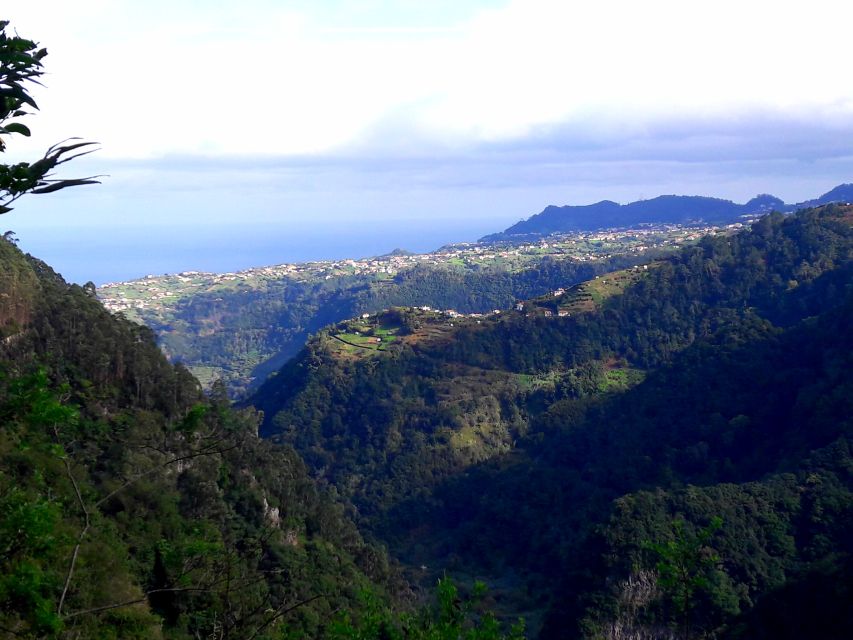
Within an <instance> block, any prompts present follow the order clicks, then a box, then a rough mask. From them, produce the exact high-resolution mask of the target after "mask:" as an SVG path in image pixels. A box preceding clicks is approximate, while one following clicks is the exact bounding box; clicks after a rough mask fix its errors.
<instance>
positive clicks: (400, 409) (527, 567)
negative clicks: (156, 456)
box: [253, 206, 853, 638]
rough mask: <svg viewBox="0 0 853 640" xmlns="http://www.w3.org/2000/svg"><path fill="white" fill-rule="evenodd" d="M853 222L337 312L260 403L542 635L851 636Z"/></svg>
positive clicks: (714, 242)
mask: <svg viewBox="0 0 853 640" xmlns="http://www.w3.org/2000/svg"><path fill="white" fill-rule="evenodd" d="M851 221H853V209H851V208H850V207H834V206H830V207H824V208H821V209H815V210H808V211H804V212H800V213H798V214H797V215H795V216H792V217H785V216H782V215H779V214H773V215H770V216H767V217H765V218H763V219H761V220H760V221H759V222H757V223H756V224H755V225H754V226H753V228H752V229H751V230H750V231H749V232H744V233H742V234H738V235H735V236H731V237H715V238H708V239H705V240H703V241H702V242H700V243H699V245H698V246H696V247H694V248H688V249H684V250H683V251H681V252H680V253H679V254H678V255H676V256H673V257H670V258H665V259H661V260H659V261H657V262H655V263H653V264H650V265H648V266H647V267H646V268H642V269H629V270H624V271H622V272H619V273H615V274H611V275H610V276H601V277H600V278H598V279H594V280H593V281H591V282H590V283H588V284H585V285H580V286H577V287H574V288H571V289H569V290H568V291H566V292H565V293H564V294H562V295H561V296H550V297H547V298H542V299H538V300H533V301H531V302H529V303H527V304H526V305H525V306H524V308H523V309H522V310H520V311H514V312H511V313H503V314H500V315H497V316H491V317H484V318H481V319H480V318H478V319H476V320H474V319H465V321H459V320H454V321H452V322H451V321H450V320H448V319H446V318H434V317H430V316H429V315H425V314H422V313H417V312H413V311H411V310H405V309H401V310H397V311H394V312H391V313H388V314H384V315H380V316H377V317H375V318H373V319H370V320H369V321H367V322H365V321H360V322H355V321H354V322H350V323H343V324H340V325H337V326H334V327H331V328H330V329H329V330H327V331H325V332H323V333H321V335H320V336H318V338H317V339H315V340H313V341H312V342H311V343H309V345H308V346H307V347H306V350H305V351H304V352H303V353H302V354H301V356H300V357H299V358H297V359H296V360H294V361H293V362H291V363H289V364H288V365H287V366H285V367H284V368H283V369H282V370H281V371H280V372H279V373H278V375H276V376H274V377H273V378H271V379H270V380H269V381H268V382H267V383H266V384H265V385H264V386H263V387H262V388H261V389H260V390H259V392H258V393H257V394H256V395H255V397H254V398H253V402H254V403H255V405H256V406H258V407H259V408H261V409H263V411H264V414H265V421H264V427H263V430H264V433H266V434H268V435H271V436H272V437H273V438H274V439H277V440H280V441H283V442H286V443H289V444H292V445H293V446H294V447H295V448H296V449H297V450H298V451H299V452H300V453H302V455H303V456H304V457H305V459H306V461H307V463H308V465H309V466H310V467H311V468H312V470H313V473H314V474H315V476H316V477H317V478H320V479H322V480H325V481H327V482H329V483H331V484H333V485H334V486H335V487H336V489H337V491H338V492H339V493H341V494H342V495H343V496H345V497H346V498H348V499H349V500H351V501H352V502H353V504H354V505H355V506H356V507H357V509H358V512H359V514H360V517H361V521H362V522H363V523H365V524H367V525H368V526H370V527H371V528H372V529H373V531H374V532H375V533H377V534H378V535H380V536H381V537H382V538H383V539H384V540H385V541H387V542H388V543H389V544H390V545H391V548H392V550H393V551H394V552H395V553H396V554H398V555H399V556H400V557H401V558H403V559H404V560H405V561H406V562H407V563H408V564H409V565H412V566H419V565H423V566H425V567H435V568H449V569H452V570H455V571H457V572H460V573H461V574H468V573H469V572H470V573H473V574H475V575H487V576H489V577H490V578H491V579H492V580H493V581H495V582H496V583H498V584H501V585H503V589H504V591H503V594H504V595H505V596H506V598H507V599H506V601H505V607H506V610H507V611H519V610H526V611H528V612H529V613H532V619H533V621H534V627H536V628H537V629H538V630H539V631H540V632H541V635H542V637H554V638H562V637H582V636H583V637H607V638H623V637H625V638H627V637H667V634H672V635H673V637H674V636H675V634H678V635H679V636H680V637H684V636H685V635H690V636H691V637H693V636H706V635H717V636H719V637H792V638H793V637H804V636H809V635H812V636H813V637H839V638H840V637H845V633H847V632H849V630H850V628H851V627H850V620H849V617H847V618H845V614H844V613H843V604H844V602H845V601H846V599H847V598H849V593H850V582H849V581H850V578H849V575H850V574H849V572H847V573H845V572H844V571H843V570H841V569H840V567H843V566H846V565H845V564H844V563H847V562H849V552H850V542H851V539H850V536H849V533H848V531H849V525H850V523H851V515H853V513H852V512H851V504H853V503H851V496H853V494H851V477H850V460H851V458H850V450H849V436H850V426H851V425H850V416H851V415H853V405H851V403H853V389H851V387H850V382H849V377H848V376H847V372H848V371H849V368H850V364H851V362H850V357H851V356H850V354H851V352H853V350H851V346H853V345H851V343H850V335H849V327H850V326H853V323H851V312H853V279H851V275H853V264H851V257H853V232H851V226H850V225H851ZM451 324H452V325H453V326H451ZM679 572H680V573H679ZM810 589H818V592H819V593H821V597H820V598H819V599H805V600H800V601H798V600H797V598H798V595H800V594H802V593H803V592H804V591H807V590H810ZM795 607H799V609H792V608H795ZM794 610H796V611H797V612H798V613H797V614H794V613H793V611H794ZM537 612H538V613H539V614H541V617H537ZM830 612H831V614H832V615H831V616H830V615H828V613H830ZM780 618H781V619H785V620H787V621H789V623H787V624H777V622H775V621H776V620H778V619H780ZM791 621H796V624H793V623H792V622H791ZM810 631H815V632H816V633H817V635H813V634H810Z"/></svg>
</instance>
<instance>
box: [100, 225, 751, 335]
mask: <svg viewBox="0 0 853 640" xmlns="http://www.w3.org/2000/svg"><path fill="white" fill-rule="evenodd" d="M742 226H743V225H742V224H740V223H736V224H731V225H726V226H722V227H719V226H682V225H646V226H642V227H639V228H632V229H608V230H602V231H596V232H577V233H571V234H557V235H553V236H549V237H547V238H545V239H542V240H540V241H538V242H525V243H521V244H507V243H500V244H483V243H458V244H451V245H447V246H445V247H442V248H441V249H438V250H437V251H434V252H432V253H424V254H410V253H407V252H403V251H394V252H392V253H391V254H388V255H384V256H376V257H371V258H362V259H342V260H329V261H317V262H305V263H292V264H279V265H273V266H264V267H254V268H251V269H245V270H242V271H236V272H228V273H206V272H200V271H183V272H181V273H177V274H165V275H146V276H145V277H143V278H140V279H137V280H132V281H128V282H114V283H107V284H104V285H101V286H100V287H98V297H99V298H100V300H101V301H102V302H103V304H104V306H105V307H106V308H107V309H108V310H109V311H112V312H114V313H123V314H125V315H127V316H128V317H129V318H130V319H132V320H135V321H138V322H141V321H142V319H141V317H140V316H139V313H140V312H142V311H146V310H154V311H156V310H158V309H162V308H165V307H168V306H169V305H171V304H173V303H174V302H176V301H177V300H179V299H181V298H184V297H186V296H190V295H193V294H196V293H200V292H215V291H218V290H236V289H240V288H250V289H254V288H264V287H265V286H266V285H267V284H268V283H271V282H275V281H280V280H283V279H291V280H295V281H304V282H310V281H324V280H325V281H328V280H332V279H334V278H345V277H347V276H367V277H373V278H376V279H378V280H382V279H390V278H393V277H394V276H396V275H397V274H398V273H401V272H404V271H406V270H409V269H413V268H416V267H417V266H420V265H430V266H442V265H443V266H446V267H448V268H461V269H483V268H490V267H492V268H500V269H506V270H511V271H514V270H518V269H521V268H524V267H525V266H526V265H528V264H529V263H531V262H533V261H536V260H541V259H542V258H545V257H552V258H554V259H563V260H573V261H577V262H586V261H593V260H602V259H606V258H609V257H612V256H615V255H625V254H632V253H641V252H644V251H647V250H650V249H659V250H666V249H672V248H675V247H678V246H681V245H684V244H687V243H690V242H695V241H696V240H698V239H699V238H700V237H702V236H703V235H706V234H709V233H710V234H713V233H723V232H731V231H735V230H737V229H739V228H741V227H742ZM454 313H455V312H454Z"/></svg>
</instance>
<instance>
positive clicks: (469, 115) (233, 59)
mask: <svg viewBox="0 0 853 640" xmlns="http://www.w3.org/2000/svg"><path fill="white" fill-rule="evenodd" d="M20 4H21V5H22V6H19V7H15V8H13V9H12V10H11V12H10V14H11V15H10V16H9V17H10V18H11V19H12V20H13V21H14V23H15V25H16V26H17V27H18V29H19V31H20V32H21V33H22V34H23V35H28V36H32V37H35V38H37V39H39V40H40V41H42V42H43V43H44V44H45V45H46V46H48V48H49V49H50V50H51V56H50V57H49V58H48V60H47V63H48V70H49V72H50V75H49V77H48V78H47V79H46V84H47V85H48V89H47V90H46V91H41V92H40V93H39V97H40V101H41V103H42V107H43V114H41V115H40V116H39V117H38V122H35V121H34V122H33V125H34V127H33V128H34V130H35V131H36V132H37V133H38V134H39V135H38V138H37V139H36V140H35V141H33V143H32V144H33V145H35V146H38V147H39V148H41V147H44V146H46V145H47V144H49V143H51V142H54V141H56V140H57V139H60V138H62V137H63V136H66V135H70V134H76V135H82V136H86V137H87V138H90V139H97V140H99V141H101V143H102V144H103V152H102V156H103V157H152V156H159V155H163V154H168V153H203V154H246V153H255V154H257V153H268V154H305V153H315V154H323V153H327V152H330V151H332V150H335V149H338V148H341V147H344V146H347V145H350V146H353V147H354V146H356V145H361V147H364V146H365V145H368V146H369V145H370V144H372V141H370V140H369V139H368V140H366V137H367V138H369V136H370V135H372V134H373V132H381V133H382V135H385V136H387V135H388V132H389V131H390V130H393V131H395V132H397V134H398V135H399V139H398V138H396V137H394V138H391V139H387V138H386V139H385V140H382V141H381V143H382V146H383V147H384V148H385V149H386V150H388V151H393V148H394V146H395V145H396V144H404V143H405V141H406V139H409V140H411V139H416V140H424V139H427V140H433V141H435V142H437V143H440V144H447V145H455V146H460V145H461V146H465V145H467V144H475V143H478V142H483V141H500V140H505V139H513V138H519V137H523V136H525V135H528V134H529V133H531V132H532V131H535V130H537V128H541V127H542V126H552V125H559V124H561V123H564V122H576V123H577V122H582V123H585V126H587V127H588V131H589V134H590V135H602V136H605V137H612V136H614V135H616V136H618V135H620V132H629V133H632V134H636V133H637V132H638V131H642V130H643V129H644V128H645V127H647V126H650V125H652V124H653V123H655V122H657V121H660V120H662V119H666V118H671V117H673V116H678V117H686V116H689V117H695V118H710V119H713V118H728V117H732V116H733V115H737V114H739V113H743V112H749V111H772V112H778V113H781V114H785V115H786V116H788V117H801V118H803V119H809V118H821V119H826V120H830V121H832V120H836V121H839V122H846V121H849V120H850V119H851V117H853V83H850V82H847V81H846V78H847V75H848V70H847V68H846V67H847V60H848V59H849V56H848V52H847V49H848V45H847V37H846V34H845V32H844V31H845V29H846V25H849V23H850V18H851V17H853V10H851V9H848V8H847V6H846V5H844V4H843V3H839V2H833V1H820V0H816V1H814V2H811V3H809V5H808V7H807V8H805V5H803V4H802V3H799V2H798V3H793V2H784V1H776V2H765V1H763V0H756V1H751V2H750V1H748V0H740V1H739V2H734V1H732V0H717V1H716V2H714V3H685V2H683V0H682V1H679V2H675V1H672V0H646V1H645V2H637V1H636V0H633V1H631V0H626V1H617V0H609V1H608V0H602V1H600V2H595V3H592V2H567V1H565V0H516V1H514V2H510V3H503V4H499V5H498V6H495V7H493V8H490V9H482V10H480V11H478V12H477V13H475V14H474V15H473V16H461V17H458V16H457V17H454V18H453V19H452V20H449V22H448V21H447V20H445V21H443V22H442V21H441V20H438V19H433V20H425V19H423V16H421V23H414V24H412V23H401V24H398V25H394V24H389V17H388V16H387V15H385V16H382V15H380V13H381V12H382V11H386V12H387V10H388V9H387V7H388V3H380V4H378V5H377V6H378V9H376V11H377V13H376V18H377V19H376V23H375V24H373V25H372V24H371V23H370V18H371V16H370V14H369V13H368V14H366V15H360V17H359V21H358V23H355V21H354V22H353V24H351V25H350V24H346V23H343V24H342V23H341V21H340V19H338V20H336V21H332V20H330V19H329V13H328V12H326V13H325V14H321V13H319V12H318V10H317V9H316V8H312V5H306V4H305V3H274V2H262V1H261V0H256V1H255V2H248V1H247V2H243V3H240V4H239V5H238V4H237V3H223V2H211V3H200V2H199V3H195V2H189V1H187V0H184V1H180V0H175V1H173V2H171V3H166V2H154V1H152V2H150V3H138V2H131V1H130V0H123V1H118V0H117V1H112V2H110V1H108V0H86V1H85V2H84V1H80V2H74V3H69V2H65V1H59V0H46V1H44V2H41V3H38V4H36V3H20ZM280 5H281V6H285V7H286V8H285V9H281V8H278V7H279V6H280ZM306 7H307V8H306ZM349 10H350V11H354V10H353V9H352V7H349ZM346 15H347V16H349V15H350V14H346ZM380 18H381V19H380ZM388 122H393V127H390V128H389V126H386V123H388Z"/></svg>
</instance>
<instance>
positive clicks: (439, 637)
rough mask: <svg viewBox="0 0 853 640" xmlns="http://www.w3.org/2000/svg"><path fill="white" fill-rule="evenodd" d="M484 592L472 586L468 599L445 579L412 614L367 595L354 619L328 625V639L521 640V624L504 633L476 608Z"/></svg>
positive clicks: (480, 585) (479, 584)
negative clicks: (433, 596)
mask: <svg viewBox="0 0 853 640" xmlns="http://www.w3.org/2000/svg"><path fill="white" fill-rule="evenodd" d="M485 593H486V585H485V584H483V583H482V582H477V583H475V584H474V587H473V590H472V593H471V595H470V596H469V597H463V596H461V595H460V594H459V589H458V588H457V586H456V585H455V584H454V583H453V581H452V580H450V579H449V578H441V579H439V581H438V585H437V587H436V602H435V604H434V606H432V607H424V608H423V609H422V610H421V611H419V612H417V613H415V614H403V615H395V614H394V613H393V612H392V611H390V610H389V609H387V608H385V607H383V606H382V604H381V602H380V601H379V600H377V599H376V598H375V597H373V596H372V595H371V594H370V593H365V594H364V596H363V601H362V606H361V610H360V611H359V613H358V614H357V619H354V618H353V616H352V615H350V614H346V615H344V616H342V617H341V618H339V619H338V620H337V621H336V622H335V624H334V625H333V626H332V628H331V630H330V633H329V636H328V637H329V638H330V640H403V639H404V638H407V639H411V640H523V638H524V637H525V635H524V622H523V621H522V620H519V621H518V622H517V623H516V624H514V625H512V626H511V627H510V628H509V630H508V632H507V633H504V632H503V630H502V629H501V625H500V624H499V623H498V621H497V620H496V619H495V617H494V615H493V614H492V613H491V612H489V611H485V612H483V611H482V610H481V609H482V607H480V606H478V605H479V602H480V600H482V598H483V596H484V595H485Z"/></svg>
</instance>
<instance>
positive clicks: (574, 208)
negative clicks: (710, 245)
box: [479, 183, 853, 243]
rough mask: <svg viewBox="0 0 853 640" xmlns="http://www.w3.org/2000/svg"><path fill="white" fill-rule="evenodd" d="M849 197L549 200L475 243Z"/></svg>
mask: <svg viewBox="0 0 853 640" xmlns="http://www.w3.org/2000/svg"><path fill="white" fill-rule="evenodd" d="M851 200H853V184H846V183H845V184H841V185H838V186H837V187H835V188H833V189H831V190H830V191H828V192H826V193H824V194H823V195H821V196H819V197H818V198H815V199H812V200H808V201H806V202H801V203H798V204H786V203H785V202H784V201H783V200H781V199H780V198H777V197H776V196H773V195H770V194H759V195H757V196H755V197H754V198H752V199H750V200H749V201H748V202H746V203H745V204H737V203H735V202H733V201H731V200H725V199H722V198H714V197H708V196H685V195H661V196H657V197H656V198H652V199H649V200H638V201H635V202H630V203H628V204H624V205H623V204H619V203H616V202H613V201H612V200H602V201H600V202H596V203H594V204H589V205H564V206H557V205H549V206H547V207H545V209H543V210H542V211H541V212H540V213H538V214H535V215H533V216H531V217H529V218H527V219H525V220H522V221H520V222H517V223H515V224H514V225H512V226H510V227H508V228H507V229H505V230H504V231H500V232H497V233H492V234H489V235H486V236H484V237H482V238H480V240H479V242H485V243H493V242H506V241H519V240H523V239H534V238H538V237H541V236H547V235H549V234H552V233H568V232H572V231H592V230H596V229H602V228H609V227H632V226H636V225H641V224H654V223H669V224H693V223H697V222H700V221H701V222H706V223H715V224H724V223H731V222H736V221H743V219H744V218H745V217H750V216H756V215H761V214H764V213H769V212H770V211H779V212H782V213H787V212H791V211H794V210H796V209H800V208H807V207H814V206H820V205H824V204H829V203H832V202H849V201H851Z"/></svg>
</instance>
